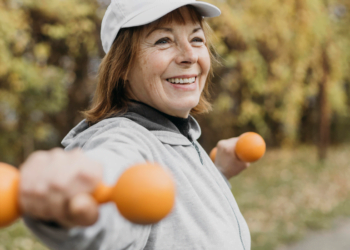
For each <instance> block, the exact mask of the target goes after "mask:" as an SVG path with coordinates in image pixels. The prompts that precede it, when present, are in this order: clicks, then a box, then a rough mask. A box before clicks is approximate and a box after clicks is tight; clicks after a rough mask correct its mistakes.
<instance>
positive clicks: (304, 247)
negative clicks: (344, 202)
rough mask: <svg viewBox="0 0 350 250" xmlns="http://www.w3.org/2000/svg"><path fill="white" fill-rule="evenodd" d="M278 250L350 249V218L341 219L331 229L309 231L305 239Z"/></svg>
mask: <svg viewBox="0 0 350 250" xmlns="http://www.w3.org/2000/svg"><path fill="white" fill-rule="evenodd" d="M277 250H350V219H339V220H337V221H336V222H335V223H334V226H333V227H332V228H331V229H329V230H325V231H319V232H312V233H309V234H308V235H307V236H306V237H305V239H304V240H302V241H300V242H298V243H295V244H292V245H290V246H288V247H281V248H279V249H277Z"/></svg>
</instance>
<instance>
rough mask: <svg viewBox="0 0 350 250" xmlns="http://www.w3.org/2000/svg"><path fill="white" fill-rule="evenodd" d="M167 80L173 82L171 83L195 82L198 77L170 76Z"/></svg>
mask: <svg viewBox="0 0 350 250" xmlns="http://www.w3.org/2000/svg"><path fill="white" fill-rule="evenodd" d="M167 81H168V82H171V83H180V84H184V83H194V82H195V81H196V77H192V78H170V79H167Z"/></svg>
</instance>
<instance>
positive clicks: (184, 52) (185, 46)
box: [176, 41, 198, 66]
mask: <svg viewBox="0 0 350 250" xmlns="http://www.w3.org/2000/svg"><path fill="white" fill-rule="evenodd" d="M197 61H198V53H197V52H196V50H195V48H194V47H193V46H192V45H191V43H190V42H188V41H186V42H181V43H180V44H179V45H178V55H177V57H176V63H177V64H179V65H184V66H186V65H192V64H194V63H196V62H197Z"/></svg>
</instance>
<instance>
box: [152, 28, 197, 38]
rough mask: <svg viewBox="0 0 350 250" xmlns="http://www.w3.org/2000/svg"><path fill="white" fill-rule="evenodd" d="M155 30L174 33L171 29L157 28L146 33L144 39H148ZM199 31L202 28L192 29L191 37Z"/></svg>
mask: <svg viewBox="0 0 350 250" xmlns="http://www.w3.org/2000/svg"><path fill="white" fill-rule="evenodd" d="M156 30H164V31H166V32H170V33H173V31H174V30H173V29H172V28H165V27H158V28H154V29H152V30H151V31H150V32H148V34H147V36H146V38H147V37H149V36H150V35H151V34H152V33H153V32H154V31H156ZM199 30H202V27H199V28H195V29H193V30H192V33H191V35H192V34H194V33H196V32H197V31H199Z"/></svg>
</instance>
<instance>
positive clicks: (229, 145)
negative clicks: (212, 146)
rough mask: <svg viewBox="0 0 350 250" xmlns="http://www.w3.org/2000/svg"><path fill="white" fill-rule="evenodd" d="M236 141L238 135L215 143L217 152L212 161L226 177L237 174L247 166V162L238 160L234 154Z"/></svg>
mask: <svg viewBox="0 0 350 250" xmlns="http://www.w3.org/2000/svg"><path fill="white" fill-rule="evenodd" d="M237 141H238V137H234V138H231V139H227V140H220V141H219V142H218V144H217V153H216V158H215V162H214V163H215V165H216V167H217V168H218V169H219V170H220V171H221V173H223V174H224V175H225V176H226V178H227V179H230V178H231V177H233V176H235V175H238V174H239V173H240V172H241V171H242V170H244V169H246V168H247V167H248V166H249V163H246V162H243V161H241V160H239V159H238V157H237V155H236V154H235V147H236V143H237Z"/></svg>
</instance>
